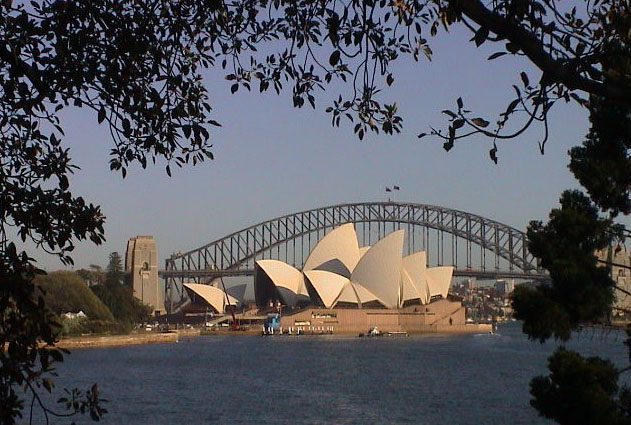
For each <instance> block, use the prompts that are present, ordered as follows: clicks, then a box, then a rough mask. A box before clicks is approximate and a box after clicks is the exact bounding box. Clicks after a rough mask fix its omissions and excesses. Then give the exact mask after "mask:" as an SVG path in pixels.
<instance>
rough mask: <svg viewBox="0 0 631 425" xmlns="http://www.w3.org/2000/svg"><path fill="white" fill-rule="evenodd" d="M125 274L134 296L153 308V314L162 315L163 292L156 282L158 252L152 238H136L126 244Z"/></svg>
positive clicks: (163, 310) (163, 309) (157, 281)
mask: <svg viewBox="0 0 631 425" xmlns="http://www.w3.org/2000/svg"><path fill="white" fill-rule="evenodd" d="M125 272H126V273H127V279H128V284H129V285H130V286H131V287H132V288H133V290H134V296H135V297H136V298H138V299H139V300H140V301H142V302H143V303H144V304H147V305H149V306H151V307H152V308H153V312H154V314H156V315H157V314H163V313H164V312H165V308H164V291H162V290H161V289H160V285H159V280H158V250H157V248H156V242H155V240H154V239H153V236H136V237H134V238H131V239H130V240H129V241H128V242H127V253H126V255H125Z"/></svg>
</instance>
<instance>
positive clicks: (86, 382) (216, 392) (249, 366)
mask: <svg viewBox="0 0 631 425" xmlns="http://www.w3.org/2000/svg"><path fill="white" fill-rule="evenodd" d="M623 339H624V335H623V333H622V332H609V333H607V332H605V331H602V330H586V331H583V332H582V333H581V334H580V335H578V337H575V338H574V339H573V341H572V342H571V343H570V344H568V348H573V349H577V350H579V351H581V352H582V353H584V354H587V355H596V354H600V355H604V356H606V357H609V358H611V359H612V360H613V361H614V363H616V364H618V365H621V366H623V365H625V364H626V363H625V362H626V358H627V357H626V356H627V355H626V351H625V348H624V346H623V344H622V341H623ZM554 346H555V344H554V343H546V344H543V345H541V344H539V343H536V342H530V341H528V340H527V339H526V337H525V336H524V335H523V334H522V333H521V329H520V325H519V324H518V323H510V324H505V325H500V326H499V329H498V332H497V333H496V334H495V335H488V334H485V335H417V336H410V337H408V338H357V337H348V336H344V337H341V336H335V335H331V336H317V337H253V336H250V337H245V336H243V337H237V336H207V337H196V338H190V339H184V340H181V341H180V343H178V344H169V345H140V346H126V347H116V348H103V349H86V350H76V351H75V352H73V353H72V355H70V356H68V357H67V362H65V363H64V364H61V365H60V367H59V368H58V369H59V372H60V377H59V378H57V379H56V382H57V388H58V389H59V388H63V387H70V386H78V387H84V388H87V387H89V386H90V385H92V384H93V383H94V382H98V384H99V387H100V389H101V395H102V397H103V398H106V399H108V400H109V402H108V403H107V404H106V407H107V409H108V410H109V413H108V415H107V416H106V418H105V423H109V424H155V425H167V424H168V425H173V424H231V425H232V424H257V425H264V424H269V425H279V424H292V425H294V424H305V425H306V424H309V425H319V424H323V425H324V424H327V425H330V424H357V425H364V424H397V425H398V424H428V425H429V424H451V425H458V424H463V425H464V424H487V425H491V424H549V423H551V422H550V421H548V420H545V419H543V418H540V417H538V415H537V413H536V411H535V410H534V409H532V408H531V407H530V406H529V402H528V401H529V398H530V396H529V393H528V383H529V381H530V379H531V378H532V377H533V376H535V375H537V374H543V373H545V371H546V359H547V357H548V356H549V355H550V354H551V352H552V351H553V350H554ZM75 419H76V418H75ZM69 422H70V421H67V423H69ZM54 423H66V422H57V421H54ZM77 423H79V424H84V423H85V424H87V423H91V422H90V421H89V419H87V418H83V419H79V420H77Z"/></svg>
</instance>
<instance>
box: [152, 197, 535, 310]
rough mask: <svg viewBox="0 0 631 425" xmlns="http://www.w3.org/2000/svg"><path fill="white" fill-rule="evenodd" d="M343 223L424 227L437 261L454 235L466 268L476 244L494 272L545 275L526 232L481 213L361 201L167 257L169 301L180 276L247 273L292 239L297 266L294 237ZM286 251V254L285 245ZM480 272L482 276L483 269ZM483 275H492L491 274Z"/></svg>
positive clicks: (289, 217) (293, 216)
mask: <svg viewBox="0 0 631 425" xmlns="http://www.w3.org/2000/svg"><path fill="white" fill-rule="evenodd" d="M346 223H355V224H356V225H357V224H360V223H368V224H369V225H371V224H376V225H377V226H378V229H379V230H380V229H381V227H380V226H382V225H383V227H384V232H383V233H384V234H385V233H386V232H385V230H386V229H385V227H386V223H392V227H393V228H394V227H395V224H397V225H399V227H400V226H401V224H404V225H408V226H421V227H423V228H424V229H425V230H427V232H428V240H429V229H433V230H435V231H436V232H437V236H436V241H437V247H438V252H437V258H438V263H439V264H440V263H441V261H440V259H441V255H442V256H443V258H444V252H441V251H444V249H445V244H444V238H443V234H444V233H448V234H451V235H452V237H451V239H452V241H451V249H452V258H453V254H454V240H455V243H456V248H455V250H456V251H457V249H458V247H457V243H458V238H461V239H463V240H464V241H465V243H466V245H467V247H466V251H467V252H466V262H467V268H466V269H465V271H466V270H470V269H471V261H472V254H471V244H475V245H478V246H479V247H480V251H481V252H484V253H485V254H484V255H486V252H487V251H488V252H490V253H491V255H492V256H494V259H495V267H494V268H495V269H496V270H495V272H496V273H495V274H496V275H497V272H498V271H499V264H500V261H499V259H500V258H502V259H504V260H506V261H507V262H508V266H509V273H508V274H506V275H513V274H514V275H516V276H517V275H533V276H535V275H541V274H543V273H544V271H543V270H541V269H540V268H539V267H538V265H537V262H536V259H535V258H534V257H533V256H532V255H531V254H530V253H529V252H528V248H527V245H528V243H527V237H526V234H525V233H524V232H522V231H519V230H517V229H515V228H513V227H510V226H507V225H505V224H502V223H500V222H497V221H494V220H491V219H488V218H485V217H482V216H479V215H475V214H471V213H468V212H464V211H459V210H454V209H451V208H444V207H439V206H434V205H424V204H415V203H400V202H362V203H352V204H341V205H332V206H328V207H323V208H315V209H311V210H307V211H302V212H298V213H294V214H288V215H284V216H282V217H277V218H274V219H272V220H267V221H264V222H261V223H259V224H256V225H254V226H250V227H248V228H246V229H243V230H240V231H237V232H234V233H232V234H230V235H228V236H226V237H223V238H221V239H218V240H216V241H214V242H211V243H209V244H207V245H204V246H202V247H200V248H197V249H195V250H192V251H189V252H186V253H183V254H181V253H178V254H174V255H172V256H171V257H170V258H168V259H167V260H166V267H165V270H164V271H163V272H162V273H161V274H162V275H163V277H165V279H166V288H165V289H166V292H167V293H166V299H167V305H169V302H171V301H172V300H173V296H174V294H173V289H174V286H175V287H176V289H177V290H178V292H180V293H181V287H179V285H178V280H179V281H182V280H184V279H199V278H213V277H217V276H230V275H242V274H251V272H252V267H249V268H248V267H247V266H248V264H253V262H254V260H256V259H260V258H261V256H262V255H264V253H266V252H268V251H271V250H273V249H274V248H278V247H279V246H280V245H282V244H287V243H289V242H290V241H294V265H296V266H297V267H300V266H301V264H296V261H295V259H296V256H295V240H296V239H298V238H303V243H304V237H306V236H308V237H309V246H311V235H312V234H314V233H315V234H316V239H315V240H314V242H317V240H319V239H320V237H321V236H324V234H325V232H326V230H327V229H331V228H334V227H337V226H340V225H342V224H346ZM369 232H370V229H369ZM320 233H322V235H321V234H320ZM358 233H359V232H358ZM413 236H414V234H412V237H413ZM369 237H370V234H369ZM441 241H442V246H441ZM408 244H410V241H408ZM285 253H287V248H286V249H285ZM456 257H457V253H456ZM454 261H455V260H454ZM482 268H483V269H485V263H483V264H482ZM515 269H518V270H519V272H516V271H515ZM481 272H482V274H483V273H484V272H485V271H484V270H482V271H481ZM487 273H488V274H489V275H491V274H492V272H487ZM463 274H465V275H466V274H467V273H466V272H465V273H463Z"/></svg>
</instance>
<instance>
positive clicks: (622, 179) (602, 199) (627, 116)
mask: <svg viewBox="0 0 631 425" xmlns="http://www.w3.org/2000/svg"><path fill="white" fill-rule="evenodd" d="M630 57H631V55H630ZM590 112H591V113H590V122H591V124H592V125H591V129H590V131H589V134H588V135H587V140H585V141H584V142H583V145H582V146H577V147H574V148H572V149H571V150H570V157H571V161H570V165H569V167H570V170H572V173H573V174H574V176H575V177H576V178H577V179H578V181H579V182H580V183H581V184H582V185H583V186H584V187H585V188H586V189H587V192H588V193H589V196H590V197H591V199H592V200H593V201H594V202H595V203H596V204H597V205H598V206H600V207H601V208H602V209H603V210H608V211H611V213H612V214H614V215H617V214H619V213H622V214H625V215H628V214H630V213H631V199H630V198H629V193H630V191H631V155H630V153H631V108H629V107H627V106H622V105H618V104H612V103H611V102H607V101H600V100H598V99H593V101H592V103H591V106H590Z"/></svg>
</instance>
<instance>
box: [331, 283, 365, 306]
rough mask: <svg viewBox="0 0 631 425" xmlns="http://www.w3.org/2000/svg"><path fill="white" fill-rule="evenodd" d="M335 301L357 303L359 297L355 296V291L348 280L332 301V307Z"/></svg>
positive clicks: (335, 303)
mask: <svg viewBox="0 0 631 425" xmlns="http://www.w3.org/2000/svg"><path fill="white" fill-rule="evenodd" d="M337 303H351V304H359V298H358V297H357V293H356V292H355V289H354V288H353V284H352V283H351V282H350V281H348V282H347V283H346V285H344V287H343V288H342V291H341V292H340V294H339V295H338V297H337V299H336V300H335V302H334V303H333V307H335V305H337Z"/></svg>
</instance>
